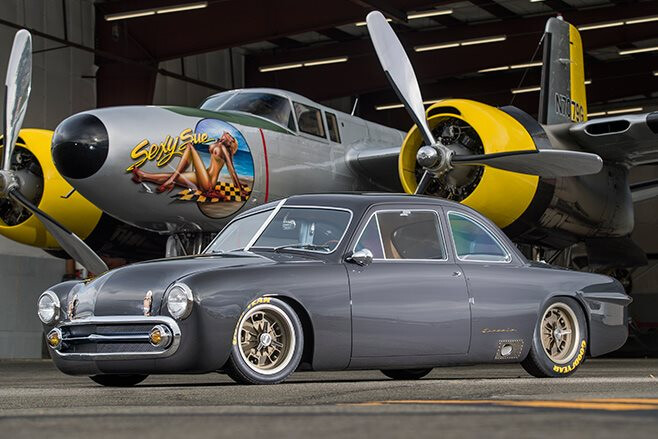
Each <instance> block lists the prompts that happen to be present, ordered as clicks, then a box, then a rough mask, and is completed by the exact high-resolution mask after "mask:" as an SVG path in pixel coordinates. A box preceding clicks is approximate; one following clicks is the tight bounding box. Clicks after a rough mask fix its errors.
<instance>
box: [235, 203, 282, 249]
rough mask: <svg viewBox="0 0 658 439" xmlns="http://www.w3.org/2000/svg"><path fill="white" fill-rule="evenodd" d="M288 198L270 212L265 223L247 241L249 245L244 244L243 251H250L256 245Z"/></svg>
mask: <svg viewBox="0 0 658 439" xmlns="http://www.w3.org/2000/svg"><path fill="white" fill-rule="evenodd" d="M287 200H288V199H287V198H284V199H283V200H281V201H279V204H277V205H276V207H275V208H274V210H273V211H272V213H270V216H269V217H267V219H266V220H265V222H264V223H263V224H261V226H260V228H259V229H258V230H257V231H256V233H254V236H252V238H251V240H250V241H249V242H248V243H247V245H245V246H244V249H243V251H246V252H248V251H249V249H250V248H251V246H252V245H254V243H255V242H256V241H258V238H260V235H262V234H263V232H264V231H265V229H266V228H267V226H269V225H270V223H271V222H272V220H273V219H274V217H275V216H276V214H277V213H279V210H281V206H283V205H284V203H285V202H286V201H287Z"/></svg>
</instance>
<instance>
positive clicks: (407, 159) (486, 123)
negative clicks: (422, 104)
mask: <svg viewBox="0 0 658 439" xmlns="http://www.w3.org/2000/svg"><path fill="white" fill-rule="evenodd" d="M427 115H428V123H429V126H430V129H431V130H432V132H433V134H434V137H435V138H436V139H437V140H439V141H441V142H442V143H443V144H444V145H446V146H448V147H449V148H451V149H452V150H453V151H454V152H455V153H456V154H491V153H500V152H508V151H519V150H535V149H536V146H535V142H534V141H533V138H532V136H531V135H530V133H529V132H528V130H527V129H526V127H524V126H523V125H522V124H521V123H520V122H519V121H518V120H517V119H515V118H514V117H512V116H510V115H509V114H508V113H506V112H504V111H502V110H499V109H497V108H494V107H491V106H489V105H485V104H482V103H479V102H475V101H470V100H465V99H447V100H443V101H439V102H437V103H436V104H434V105H432V106H431V107H429V108H428V109H427ZM535 123H536V122H535ZM421 146H423V139H422V137H421V135H420V131H419V130H418V128H417V127H416V126H415V125H414V127H413V128H412V129H411V130H410V131H409V133H408V134H407V137H406V138H405V140H404V143H403V144H402V149H401V151H400V159H399V174H400V180H401V182H402V186H403V188H404V190H405V191H406V192H407V193H410V194H412V193H414V191H415V189H416V187H417V185H418V181H419V180H420V176H421V175H422V172H423V170H422V168H420V166H419V165H418V164H417V163H416V153H417V151H418V149H419V148H420V147H421ZM439 180H440V181H439ZM538 183H539V177H537V176H533V175H525V174H518V173H515V172H509V171H503V170H500V169H496V168H492V167H489V166H458V167H455V168H454V169H453V170H451V171H449V172H447V173H446V174H444V175H443V176H442V177H441V178H440V179H437V181H435V182H434V183H433V184H430V186H429V187H428V190H427V191H426V194H427V195H436V196H440V197H443V198H449V199H452V200H454V201H459V202H461V203H463V204H465V205H467V206H469V207H472V208H474V209H476V210H477V211H479V212H480V213H482V214H484V215H486V216H487V217H488V218H490V219H491V220H492V221H494V222H495V223H496V224H497V225H498V226H499V227H501V228H504V227H506V226H508V225H510V224H512V223H513V222H514V221H515V220H517V219H518V218H519V217H520V216H521V215H522V214H523V213H524V212H525V211H526V209H527V208H528V206H529V205H530V203H531V202H532V200H533V197H534V196H535V193H536V191H537V186H538Z"/></svg>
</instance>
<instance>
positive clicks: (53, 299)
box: [37, 291, 59, 324]
mask: <svg viewBox="0 0 658 439" xmlns="http://www.w3.org/2000/svg"><path fill="white" fill-rule="evenodd" d="M38 306H39V309H38V311H37V314H38V315H39V320H41V321H42V322H43V323H45V324H50V323H53V322H55V321H56V320H57V319H58V318H59V298H58V297H57V295H56V294H55V293H53V292H52V291H46V292H45V293H43V294H42V295H41V296H40V297H39V301H38Z"/></svg>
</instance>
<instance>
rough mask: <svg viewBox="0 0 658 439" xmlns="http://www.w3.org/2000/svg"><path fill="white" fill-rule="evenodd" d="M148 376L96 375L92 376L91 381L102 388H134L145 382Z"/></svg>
mask: <svg viewBox="0 0 658 439" xmlns="http://www.w3.org/2000/svg"><path fill="white" fill-rule="evenodd" d="M147 377H148V375H129V374H118V375H94V376H90V377H89V378H91V380H92V381H93V382H95V383H97V384H100V385H101V386H106V387H132V386H135V385H137V384H139V383H141V382H142V381H144V380H145V379H146V378H147Z"/></svg>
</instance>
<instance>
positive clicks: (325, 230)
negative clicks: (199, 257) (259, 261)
mask: <svg viewBox="0 0 658 439" xmlns="http://www.w3.org/2000/svg"><path fill="white" fill-rule="evenodd" d="M271 214H272V211H271V210H267V211H264V212H259V213H257V214H254V215H250V216H247V217H244V218H241V219H238V220H236V221H234V222H232V223H231V224H229V225H228V226H227V227H226V228H225V229H224V230H222V232H221V233H220V234H219V235H218V236H217V238H216V239H215V240H214V241H213V242H212V244H210V246H208V249H207V250H206V252H207V253H226V252H229V251H235V250H242V249H244V248H245V247H246V246H247V245H248V244H249V242H250V241H251V240H252V239H253V238H254V237H255V236H256V234H257V233H258V232H259V231H260V230H261V229H262V226H263V224H265V222H266V221H267V220H268V219H269V218H270V217H271ZM350 219H351V214H350V212H348V211H346V210H339V209H331V208H328V209H327V208H315V207H283V208H281V209H280V210H279V211H278V212H277V213H276V215H275V216H274V218H271V220H270V221H269V223H268V224H267V226H266V227H265V228H264V229H263V230H262V233H260V235H259V236H258V239H256V241H255V242H254V243H253V245H252V246H251V247H250V248H248V250H273V251H283V250H301V251H309V252H319V253H331V252H333V251H334V250H335V249H336V247H338V245H339V244H340V241H341V240H342V238H343V235H345V231H346V230H347V227H348V226H349V223H350Z"/></svg>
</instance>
